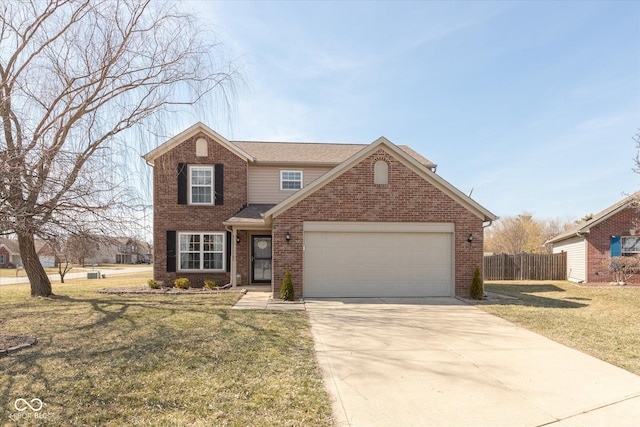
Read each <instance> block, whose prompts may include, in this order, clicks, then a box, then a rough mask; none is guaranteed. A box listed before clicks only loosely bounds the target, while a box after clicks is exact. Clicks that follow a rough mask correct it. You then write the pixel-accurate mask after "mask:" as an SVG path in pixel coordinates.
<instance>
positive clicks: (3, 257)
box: [0, 254, 7, 265]
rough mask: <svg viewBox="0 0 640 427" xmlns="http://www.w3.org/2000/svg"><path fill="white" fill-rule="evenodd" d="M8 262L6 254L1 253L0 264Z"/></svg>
mask: <svg viewBox="0 0 640 427" xmlns="http://www.w3.org/2000/svg"><path fill="white" fill-rule="evenodd" d="M6 263H7V258H6V255H5V254H0V264H1V265H5V264H6Z"/></svg>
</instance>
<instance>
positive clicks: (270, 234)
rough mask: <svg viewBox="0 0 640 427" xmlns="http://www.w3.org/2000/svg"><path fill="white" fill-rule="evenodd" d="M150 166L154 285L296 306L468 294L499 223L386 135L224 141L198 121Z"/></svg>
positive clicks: (164, 147) (156, 152)
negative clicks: (254, 295)
mask: <svg viewBox="0 0 640 427" xmlns="http://www.w3.org/2000/svg"><path fill="white" fill-rule="evenodd" d="M144 158H145V160H146V161H147V162H148V163H149V164H150V165H152V166H153V179H154V190H153V191H154V226H153V227H154V232H153V233H154V243H153V246H154V265H155V266H154V277H155V279H156V280H158V281H162V282H164V283H165V284H168V285H171V284H172V283H173V281H174V280H175V279H176V278H178V277H186V278H189V279H190V281H191V283H192V285H194V286H202V284H203V281H204V280H205V279H215V280H217V281H218V282H219V283H221V284H223V283H229V282H230V283H232V284H233V285H247V284H255V283H264V284H269V285H271V287H272V292H273V295H274V296H275V297H278V296H279V289H280V284H281V282H282V279H283V276H284V273H285V270H289V271H290V273H291V276H292V278H293V282H294V289H295V294H296V297H297V298H300V297H379V296H455V295H460V296H468V293H469V287H470V284H471V279H472V276H473V272H474V269H475V268H480V269H482V255H483V254H482V247H483V226H486V225H488V224H490V223H491V221H493V220H495V218H496V217H495V215H493V214H492V213H491V212H489V211H488V210H487V209H485V208H484V207H482V206H480V205H479V204H478V203H477V202H475V201H474V200H472V199H471V198H469V197H467V196H466V195H465V194H463V193H462V192H461V191H459V190H458V189H456V188H455V187H453V186H452V185H451V184H449V183H448V182H447V181H445V180H444V179H442V178H441V177H440V176H438V175H436V173H435V168H436V165H435V164H433V163H431V162H430V161H429V160H427V159H425V158H424V157H422V156H421V155H419V154H418V153H416V152H415V151H413V150H411V149H410V148H409V147H405V146H397V145H394V144H393V143H391V142H390V141H389V140H387V139H386V138H384V137H381V138H379V139H377V140H376V141H374V142H373V143H371V144H369V145H364V144H315V143H277V142H241V141H238V142H236V141H228V140H227V139H225V138H224V137H222V136H221V135H219V134H217V133H216V132H214V131H213V130H211V129H210V128H208V127H207V126H205V125H204V124H202V123H197V124H195V125H194V126H192V127H190V128H189V129H187V130H185V131H184V132H182V133H180V134H179V135H177V136H175V137H174V138H172V139H170V140H169V141H167V142H165V143H164V144H162V145H161V146H159V147H158V148H156V149H155V150H153V151H151V152H150V153H148V154H146V155H145V156H144Z"/></svg>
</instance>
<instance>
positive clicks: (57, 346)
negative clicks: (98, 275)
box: [0, 273, 332, 426]
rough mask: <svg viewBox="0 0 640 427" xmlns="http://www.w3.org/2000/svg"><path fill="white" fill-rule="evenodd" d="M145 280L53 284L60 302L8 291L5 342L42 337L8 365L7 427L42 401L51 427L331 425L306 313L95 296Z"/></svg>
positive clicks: (3, 419)
mask: <svg viewBox="0 0 640 427" xmlns="http://www.w3.org/2000/svg"><path fill="white" fill-rule="evenodd" d="M148 278H149V273H146V274H145V273H140V274H136V275H133V276H129V277H127V278H125V277H118V276H115V277H113V278H107V279H104V280H100V281H84V280H73V281H69V282H68V283H67V284H64V285H61V284H54V285H53V291H54V293H56V294H57V295H59V296H57V297H55V298H31V297H29V296H28V295H29V289H28V287H27V285H11V286H6V285H5V286H0V333H4V334H26V335H34V336H37V337H38V339H39V343H38V345H36V346H34V347H30V348H28V349H25V350H21V351H19V352H15V353H11V354H10V355H9V356H6V357H0V372H2V374H1V375H0V425H5V424H6V423H11V422H13V421H16V417H17V416H18V415H19V413H18V411H16V409H15V408H14V402H15V401H16V399H18V398H24V399H27V400H30V399H32V398H39V399H41V400H42V401H43V402H44V403H45V405H46V406H45V407H44V409H43V410H42V411H40V412H39V413H38V414H39V415H40V416H42V417H46V421H47V425H111V426H121V425H158V426H165V425H178V426H187V425H188V426H210V425H222V426H224V425H230V426H247V425H252V426H273V425H292V426H298V425H300V426H303V425H304V426H312V425H319V426H323V425H332V419H331V403H330V399H329V397H328V394H327V392H326V390H325V388H324V385H323V382H322V375H321V373H320V370H319V368H318V366H317V363H316V359H315V353H314V350H313V341H312V337H311V334H310V331H309V324H308V321H307V318H306V315H305V313H304V312H274V311H263V310H258V311H242V310H231V307H232V305H233V304H234V303H235V302H236V301H237V299H238V298H239V294H233V293H225V294H218V295H216V294H206V295H111V294H98V293H96V292H95V290H96V289H98V288H101V287H114V286H121V285H140V284H143V283H145V282H146V279H148ZM26 415H29V416H33V413H31V414H29V413H28V412H26ZM30 420H31V422H33V421H34V419H33V418H30ZM18 421H20V420H18ZM22 421H25V420H24V419H23V420H22ZM22 421H21V422H22Z"/></svg>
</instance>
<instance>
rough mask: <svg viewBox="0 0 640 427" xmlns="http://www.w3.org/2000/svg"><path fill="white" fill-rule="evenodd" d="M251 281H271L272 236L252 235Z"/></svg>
mask: <svg viewBox="0 0 640 427" xmlns="http://www.w3.org/2000/svg"><path fill="white" fill-rule="evenodd" d="M251 281H252V282H253V283H270V282H271V236H251Z"/></svg>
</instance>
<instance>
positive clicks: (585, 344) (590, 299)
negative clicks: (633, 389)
mask: <svg viewBox="0 0 640 427" xmlns="http://www.w3.org/2000/svg"><path fill="white" fill-rule="evenodd" d="M485 291H487V292H495V293H497V294H502V295H508V296H513V297H516V298H517V299H513V300H506V299H505V300H501V301H499V302H482V303H479V304H478V305H477V306H478V307H479V308H481V309H482V310H485V311H487V312H489V313H491V314H495V315H497V316H500V317H502V318H504V319H506V320H509V321H511V322H513V323H516V324H518V325H520V326H522V327H524V328H527V329H530V330H532V331H534V332H537V333H539V334H541V335H544V336H546V337H548V338H551V339H552V340H554V341H557V342H559V343H562V344H565V345H567V346H569V347H572V348H575V349H577V350H580V351H582V352H584V353H587V354H590V355H592V356H594V357H597V358H598V359H601V360H604V361H606V362H609V363H612V364H614V365H617V366H619V367H621V368H623V369H626V370H628V371H630V372H633V373H635V374H638V375H640V351H639V349H640V287H627V286H624V287H623V286H617V287H607V288H595V287H581V286H578V285H576V284H574V283H571V282H486V283H485Z"/></svg>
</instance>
